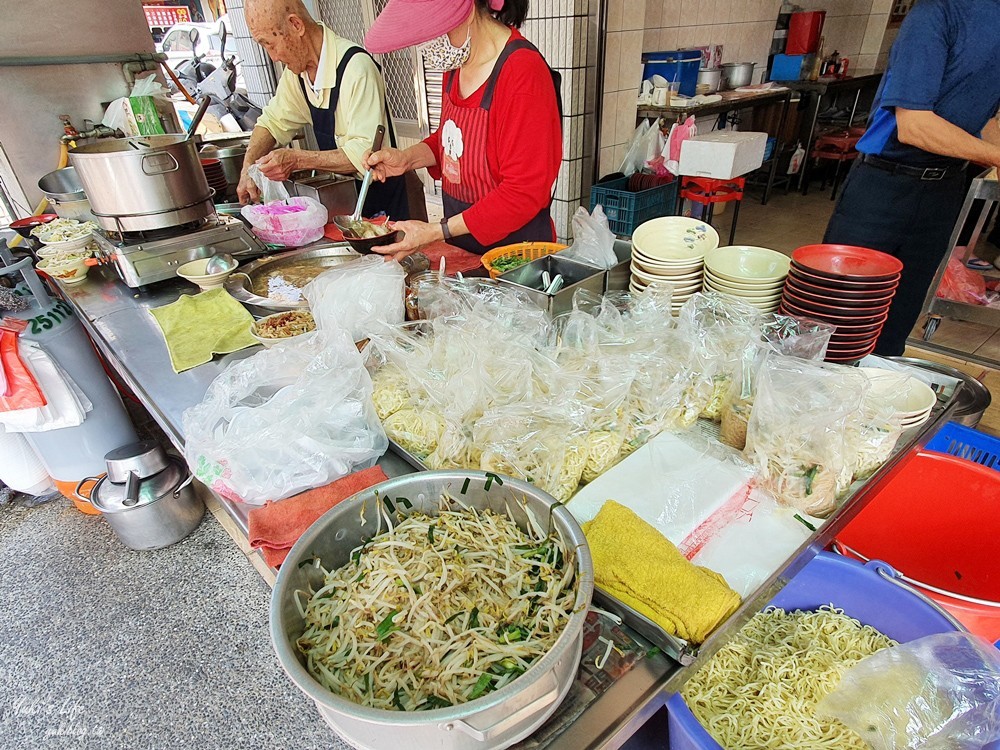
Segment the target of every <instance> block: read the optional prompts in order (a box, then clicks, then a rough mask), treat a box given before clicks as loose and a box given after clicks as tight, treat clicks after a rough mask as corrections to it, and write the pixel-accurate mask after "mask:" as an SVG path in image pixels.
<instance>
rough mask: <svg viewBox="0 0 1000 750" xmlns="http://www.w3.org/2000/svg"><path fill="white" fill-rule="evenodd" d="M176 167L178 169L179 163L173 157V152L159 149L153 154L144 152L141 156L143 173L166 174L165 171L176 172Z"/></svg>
mask: <svg viewBox="0 0 1000 750" xmlns="http://www.w3.org/2000/svg"><path fill="white" fill-rule="evenodd" d="M168 164H169V166H168ZM178 169H180V164H178V163H177V159H175V158H174V155H173V154H169V153H166V152H163V151H161V152H159V153H155V154H146V155H145V156H143V157H142V173H143V174H147V175H151V176H152V175H158V174H166V173H167V172H176V171H177V170H178Z"/></svg>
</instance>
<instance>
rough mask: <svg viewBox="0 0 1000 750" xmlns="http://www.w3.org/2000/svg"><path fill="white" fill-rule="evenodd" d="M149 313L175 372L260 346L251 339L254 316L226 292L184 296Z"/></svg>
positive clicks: (214, 291)
mask: <svg viewBox="0 0 1000 750" xmlns="http://www.w3.org/2000/svg"><path fill="white" fill-rule="evenodd" d="M149 312H150V313H152V315H153V318H154V319H155V320H156V322H157V324H158V325H159V326H160V331H161V332H162V333H163V338H164V340H165V341H166V342H167V351H169V352H170V364H171V365H173V368H174V372H178V373H179V372H184V371H185V370H190V369H191V368H192V367H197V366H198V365H203V364H205V363H206V362H208V361H210V360H211V359H212V355H213V354H229V353H230V352H236V351H239V350H240V349H246V348H247V347H248V346H253V345H254V344H256V343H258V342H257V341H256V339H254V337H253V336H251V335H250V326H251V324H252V323H253V316H252V315H251V314H250V313H248V312H247V311H246V308H244V307H243V305H241V304H240V303H239V302H237V301H236V300H235V299H233V298H232V297H231V296H230V295H229V292H227V291H226V290H225V289H211V290H209V291H207V292H202V293H201V294H185V295H183V296H182V297H181V298H180V299H179V300H177V301H176V302H171V303H170V304H169V305H164V306H163V307H157V308H155V309H152V310H150V311H149Z"/></svg>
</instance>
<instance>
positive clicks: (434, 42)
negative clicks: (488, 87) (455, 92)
mask: <svg viewBox="0 0 1000 750" xmlns="http://www.w3.org/2000/svg"><path fill="white" fill-rule="evenodd" d="M471 52H472V26H471V25H470V26H469V33H468V34H467V35H466V37H465V44H463V45H462V46H461V47H456V46H455V45H454V44H452V43H451V39H449V38H448V35H447V34H442V35H441V36H439V37H438V38H437V39H431V40H430V41H429V42H425V43H424V44H421V45H420V54H421V55H422V56H423V58H424V67H425V68H427V70H439V71H445V70H455V69H457V68H461V67H462V66H463V65H464V64H465V62H466V60H468V59H469V55H470V53H471Z"/></svg>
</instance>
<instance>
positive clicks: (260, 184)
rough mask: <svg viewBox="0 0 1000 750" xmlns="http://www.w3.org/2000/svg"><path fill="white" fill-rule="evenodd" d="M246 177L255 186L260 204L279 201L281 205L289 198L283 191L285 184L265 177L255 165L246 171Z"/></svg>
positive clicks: (286, 192) (285, 191)
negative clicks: (258, 191) (258, 193)
mask: <svg viewBox="0 0 1000 750" xmlns="http://www.w3.org/2000/svg"><path fill="white" fill-rule="evenodd" d="M247 177H249V178H250V179H251V180H253V181H254V184H255V185H257V189H258V190H260V200H261V203H263V204H265V205H266V204H268V203H277V202H279V201H280V202H282V203H283V202H285V201H287V200H288V199H289V198H290V197H291V196H290V195H289V194H288V191H287V190H286V189H285V183H283V182H278V181H277V180H272V179H271V178H270V177H265V176H264V173H263V172H262V171H261V169H260V167H259V166H258V165H256V164H251V165H250V167H249V169H247Z"/></svg>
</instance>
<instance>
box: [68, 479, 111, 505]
mask: <svg viewBox="0 0 1000 750" xmlns="http://www.w3.org/2000/svg"><path fill="white" fill-rule="evenodd" d="M106 476H107V474H101V475H100V476H97V477H87V478H86V479H81V480H80V482H79V483H78V484H77V485H76V489H75V490H73V494H74V495H76V496H77V497H78V498H80V499H81V500H85V501H87V502H88V503H89V502H90V496H91V495H92V494H93V492H94V487H96V486H97V483H98V482H100V481H101V480H102V479H104V477H106ZM87 482H93V483H94V487H91V488H90V492H88V493H87V494H86V495H84V494H83V486H84V485H85V484H86V483H87Z"/></svg>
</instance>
